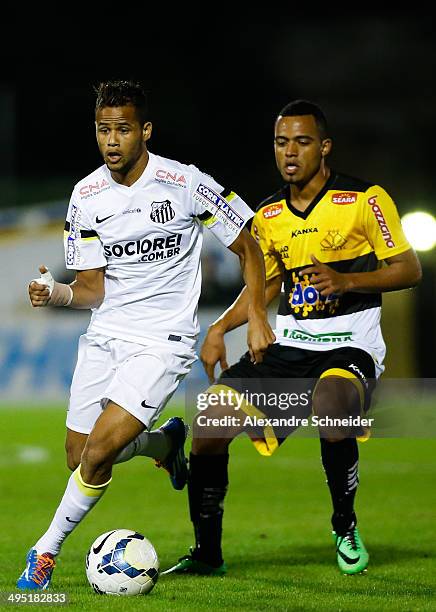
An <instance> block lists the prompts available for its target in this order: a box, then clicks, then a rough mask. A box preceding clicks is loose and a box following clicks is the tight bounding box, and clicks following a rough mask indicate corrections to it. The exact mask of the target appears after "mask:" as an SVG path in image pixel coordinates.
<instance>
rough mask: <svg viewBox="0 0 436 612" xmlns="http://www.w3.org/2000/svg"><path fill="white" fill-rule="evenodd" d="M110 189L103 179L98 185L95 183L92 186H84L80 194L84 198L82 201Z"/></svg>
mask: <svg viewBox="0 0 436 612" xmlns="http://www.w3.org/2000/svg"><path fill="white" fill-rule="evenodd" d="M109 187H110V185H109V183H108V182H107V180H106V179H103V180H102V181H97V182H96V183H93V184H91V185H83V187H81V188H80V191H79V193H80V195H81V196H82V199H83V198H89V197H91V196H95V195H97V194H98V193H100V192H101V191H103V190H105V189H109Z"/></svg>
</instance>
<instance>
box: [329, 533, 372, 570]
mask: <svg viewBox="0 0 436 612" xmlns="http://www.w3.org/2000/svg"><path fill="white" fill-rule="evenodd" d="M332 536H333V539H334V541H335V544H336V558H337V561H338V565H339V569H340V570H341V572H343V573H344V574H360V573H361V572H363V571H364V570H366V568H367V567H368V561H369V554H368V552H367V550H366V548H365V545H364V543H363V542H362V540H361V538H360V535H359V532H358V530H357V527H355V526H351V527H350V528H349V530H348V531H347V533H346V534H345V535H344V536H340V535H337V533H336V532H335V531H332Z"/></svg>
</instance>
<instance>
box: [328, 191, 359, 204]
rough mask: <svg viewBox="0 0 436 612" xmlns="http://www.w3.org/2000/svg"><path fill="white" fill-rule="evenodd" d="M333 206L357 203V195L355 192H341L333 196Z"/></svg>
mask: <svg viewBox="0 0 436 612" xmlns="http://www.w3.org/2000/svg"><path fill="white" fill-rule="evenodd" d="M331 201H332V204H354V202H357V193H355V192H354V191H339V192H337V193H334V194H333V195H332V200H331Z"/></svg>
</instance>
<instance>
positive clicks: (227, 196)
mask: <svg viewBox="0 0 436 612" xmlns="http://www.w3.org/2000/svg"><path fill="white" fill-rule="evenodd" d="M233 198H236V193H235V192H234V191H231V192H230V193H229V194H228V195H226V196H225V197H224V199H225V200H227V202H231V201H232V200H233Z"/></svg>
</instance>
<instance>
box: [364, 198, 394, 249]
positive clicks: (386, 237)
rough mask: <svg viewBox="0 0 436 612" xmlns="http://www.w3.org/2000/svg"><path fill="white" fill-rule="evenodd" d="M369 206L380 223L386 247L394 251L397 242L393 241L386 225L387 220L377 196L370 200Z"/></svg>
mask: <svg viewBox="0 0 436 612" xmlns="http://www.w3.org/2000/svg"><path fill="white" fill-rule="evenodd" d="M368 204H369V205H370V206H371V210H372V212H373V213H374V217H375V219H376V221H377V223H378V226H379V228H380V231H381V233H382V236H383V240H384V241H385V242H386V246H387V247H389V248H390V249H392V248H393V247H394V246H395V242H394V241H393V240H392V234H391V230H390V229H389V227H388V224H387V223H386V219H385V217H384V215H383V213H382V209H381V208H380V206H379V205H378V204H377V195H375V196H372V197H371V198H368Z"/></svg>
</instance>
